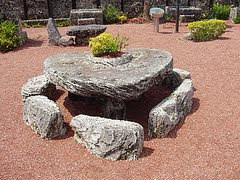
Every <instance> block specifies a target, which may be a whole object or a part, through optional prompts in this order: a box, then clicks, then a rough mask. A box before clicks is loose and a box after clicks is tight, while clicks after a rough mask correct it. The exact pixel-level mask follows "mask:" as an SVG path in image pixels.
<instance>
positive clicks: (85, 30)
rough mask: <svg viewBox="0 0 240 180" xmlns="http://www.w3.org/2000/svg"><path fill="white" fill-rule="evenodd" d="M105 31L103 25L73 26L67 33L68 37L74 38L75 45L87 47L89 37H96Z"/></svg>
mask: <svg viewBox="0 0 240 180" xmlns="http://www.w3.org/2000/svg"><path fill="white" fill-rule="evenodd" d="M106 29H107V27H106V26H104V25H96V24H93V25H82V26H74V27H72V28H71V29H69V30H68V31H67V35H68V36H75V37H76V38H75V43H76V44H77V45H83V46H84V45H88V43H89V39H90V38H91V37H96V36H98V35H99V34H101V33H103V32H105V31H106Z"/></svg>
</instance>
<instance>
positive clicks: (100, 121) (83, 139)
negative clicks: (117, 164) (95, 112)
mask: <svg viewBox="0 0 240 180" xmlns="http://www.w3.org/2000/svg"><path fill="white" fill-rule="evenodd" d="M71 126H73V127H74V128H75V139H76V140H77V141H78V142H79V143H81V144H82V145H84V146H85V147H86V148H87V149H88V150H89V151H90V152H91V153H93V154H94V155H96V156H98V157H101V158H105V159H108V160H137V159H138V158H139V157H140V154H141V153H142V148H143V140H144V132H143V127H142V126H141V125H140V124H137V123H134V122H128V121H120V120H111V119H106V118H100V117H91V116H86V115H79V116H76V117H74V118H73V119H72V121H71Z"/></svg>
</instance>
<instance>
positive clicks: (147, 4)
mask: <svg viewBox="0 0 240 180" xmlns="http://www.w3.org/2000/svg"><path fill="white" fill-rule="evenodd" d="M149 11H150V2H149V0H144V9H143V17H144V18H146V20H147V21H150V15H149Z"/></svg>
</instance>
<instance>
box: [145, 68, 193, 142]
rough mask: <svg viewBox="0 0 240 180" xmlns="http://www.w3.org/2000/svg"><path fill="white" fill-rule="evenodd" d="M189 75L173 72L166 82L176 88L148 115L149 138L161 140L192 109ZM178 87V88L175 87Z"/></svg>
mask: <svg viewBox="0 0 240 180" xmlns="http://www.w3.org/2000/svg"><path fill="white" fill-rule="evenodd" d="M190 78H191V76H190V73H188V72H187V71H184V70H179V69H178V70H177V71H176V70H175V71H174V72H173V73H172V74H170V75H169V77H166V79H168V80H167V81H165V83H166V82H168V83H169V85H173V88H176V89H175V91H174V92H173V93H172V94H171V95H170V96H169V97H167V98H166V99H164V100H163V101H162V102H160V103H159V104H158V105H157V106H155V107H154V108H153V109H152V110H151V111H150V113H149V118H148V129H149V136H150V137H153V138H163V137H165V136H167V135H168V133H169V132H170V131H171V130H173V129H174V127H175V126H176V125H177V124H178V123H179V122H180V121H181V120H183V119H184V118H185V116H186V115H187V114H188V113H189V112H190V111H191V109H192V99H193V94H194V90H193V84H192V80H191V79H190ZM176 86H178V87H176Z"/></svg>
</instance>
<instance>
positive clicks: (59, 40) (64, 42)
mask: <svg viewBox="0 0 240 180" xmlns="http://www.w3.org/2000/svg"><path fill="white" fill-rule="evenodd" d="M47 30H48V45H49V46H70V45H72V44H73V43H74V40H73V38H72V37H68V36H66V37H62V36H61V35H60V33H59V31H58V29H57V26H56V24H55V22H54V20H53V19H52V18H49V20H48V24H47Z"/></svg>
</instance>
